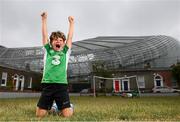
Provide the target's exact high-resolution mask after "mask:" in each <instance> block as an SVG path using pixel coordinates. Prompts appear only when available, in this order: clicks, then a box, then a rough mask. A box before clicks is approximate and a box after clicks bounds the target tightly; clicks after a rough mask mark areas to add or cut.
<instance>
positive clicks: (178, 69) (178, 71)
mask: <svg viewBox="0 0 180 122" xmlns="http://www.w3.org/2000/svg"><path fill="white" fill-rule="evenodd" d="M172 75H173V77H174V78H175V79H176V80H177V83H178V86H179V88H180V62H178V63H177V64H176V65H173V66H172Z"/></svg>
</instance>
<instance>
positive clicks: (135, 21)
mask: <svg viewBox="0 0 180 122" xmlns="http://www.w3.org/2000/svg"><path fill="white" fill-rule="evenodd" d="M42 11H47V12H48V32H49V34H50V33H51V32H52V31H56V30H61V31H63V32H65V33H67V31H68V20H67V17H68V16H69V15H72V16H74V18H75V34H74V39H73V41H79V40H83V39H87V38H94V37H97V36H142V35H159V34H161V35H169V36H172V37H174V38H176V39H178V40H180V0H0V45H3V46H6V47H33V46H41V18H40V14H41V12H42Z"/></svg>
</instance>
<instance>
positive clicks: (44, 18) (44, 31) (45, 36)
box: [41, 12, 48, 45]
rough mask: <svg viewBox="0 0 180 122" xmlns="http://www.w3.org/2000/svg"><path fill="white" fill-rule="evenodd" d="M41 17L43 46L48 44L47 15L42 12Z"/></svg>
mask: <svg viewBox="0 0 180 122" xmlns="http://www.w3.org/2000/svg"><path fill="white" fill-rule="evenodd" d="M41 17H42V44H43V45H45V44H47V43H48V32H47V13H46V12H43V13H42V14H41Z"/></svg>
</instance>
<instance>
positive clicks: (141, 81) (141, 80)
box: [137, 76, 145, 88]
mask: <svg viewBox="0 0 180 122" xmlns="http://www.w3.org/2000/svg"><path fill="white" fill-rule="evenodd" d="M137 80H138V85H139V88H145V81H144V76H138V77H137Z"/></svg>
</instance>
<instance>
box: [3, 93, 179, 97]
mask: <svg viewBox="0 0 180 122" xmlns="http://www.w3.org/2000/svg"><path fill="white" fill-rule="evenodd" d="M40 95H41V93H40V92H0V98H34V97H40ZM70 96H80V94H79V93H70ZM83 96H92V95H88V94H86V95H85V94H84V95H83ZM141 96H180V93H141Z"/></svg>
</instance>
